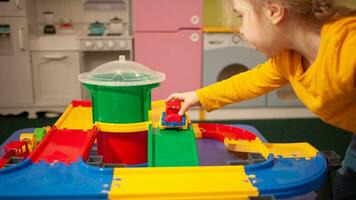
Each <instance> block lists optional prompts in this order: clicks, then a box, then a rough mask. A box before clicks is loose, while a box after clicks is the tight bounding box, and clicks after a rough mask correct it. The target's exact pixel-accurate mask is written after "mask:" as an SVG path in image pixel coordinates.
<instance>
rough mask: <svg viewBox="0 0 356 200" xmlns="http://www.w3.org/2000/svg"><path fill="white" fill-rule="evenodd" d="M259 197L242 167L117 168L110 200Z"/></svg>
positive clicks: (215, 199)
mask: <svg viewBox="0 0 356 200" xmlns="http://www.w3.org/2000/svg"><path fill="white" fill-rule="evenodd" d="M249 196H258V191H257V189H256V188H255V187H253V185H252V184H251V183H250V181H249V179H248V177H247V176H246V174H245V170H244V167H243V166H219V167H217V166H215V167H152V168H116V169H114V178H113V182H112V184H111V190H110V192H109V199H120V200H128V199H130V200H131V199H135V200H136V199H144V200H145V199H146V200H153V199H155V200H161V199H165V200H166V199H168V200H173V199H175V200H176V199H177V200H185V199H187V200H188V199H189V200H191V199H214V200H219V199H248V197H249Z"/></svg>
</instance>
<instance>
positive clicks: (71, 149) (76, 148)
mask: <svg viewBox="0 0 356 200" xmlns="http://www.w3.org/2000/svg"><path fill="white" fill-rule="evenodd" d="M96 133H97V128H96V127H94V128H93V129H91V130H89V131H82V130H66V129H65V130H59V129H57V128H56V127H52V128H51V130H50V131H49V132H48V133H47V135H46V136H45V138H44V139H43V140H42V141H41V143H40V144H39V145H38V146H37V148H36V149H35V150H34V151H33V153H32V154H31V155H30V159H31V160H32V162H34V163H37V162H39V161H41V160H43V161H45V162H48V163H53V162H63V163H67V164H69V163H71V162H76V161H78V157H82V158H83V160H84V161H86V160H87V159H88V156H89V153H90V149H91V147H92V145H93V143H94V141H95V137H96Z"/></svg>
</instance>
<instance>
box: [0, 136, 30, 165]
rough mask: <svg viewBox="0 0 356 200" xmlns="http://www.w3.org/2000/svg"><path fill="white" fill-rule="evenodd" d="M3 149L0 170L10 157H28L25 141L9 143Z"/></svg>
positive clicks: (28, 152) (28, 151)
mask: <svg viewBox="0 0 356 200" xmlns="http://www.w3.org/2000/svg"><path fill="white" fill-rule="evenodd" d="M3 149H4V152H5V154H4V155H3V157H2V158H1V159H0V168H2V167H3V166H4V165H5V164H6V163H7V162H8V161H9V160H10V159H11V157H22V158H27V157H28V156H29V155H30V150H29V148H28V144H27V142H25V141H12V142H9V143H8V144H7V145H6V146H5V147H4V148H3Z"/></svg>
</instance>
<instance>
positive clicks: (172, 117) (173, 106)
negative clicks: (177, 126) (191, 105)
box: [164, 99, 182, 123]
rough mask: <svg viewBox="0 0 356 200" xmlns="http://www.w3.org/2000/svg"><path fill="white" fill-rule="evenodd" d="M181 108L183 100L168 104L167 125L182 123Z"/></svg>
mask: <svg viewBox="0 0 356 200" xmlns="http://www.w3.org/2000/svg"><path fill="white" fill-rule="evenodd" d="M180 108H181V100H178V99H175V100H173V101H169V102H167V103H166V116H165V118H164V122H165V123H171V122H175V123H182V116H180V115H178V112H179V110H180Z"/></svg>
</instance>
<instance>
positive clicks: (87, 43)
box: [84, 41, 93, 49]
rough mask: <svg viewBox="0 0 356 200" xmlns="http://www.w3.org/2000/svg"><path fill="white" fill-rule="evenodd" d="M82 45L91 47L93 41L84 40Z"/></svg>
mask: <svg viewBox="0 0 356 200" xmlns="http://www.w3.org/2000/svg"><path fill="white" fill-rule="evenodd" d="M84 45H85V47H86V48H88V49H90V48H92V47H93V42H92V41H85V43H84Z"/></svg>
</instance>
